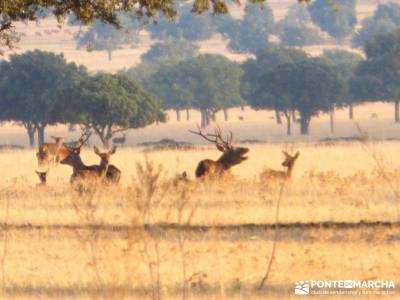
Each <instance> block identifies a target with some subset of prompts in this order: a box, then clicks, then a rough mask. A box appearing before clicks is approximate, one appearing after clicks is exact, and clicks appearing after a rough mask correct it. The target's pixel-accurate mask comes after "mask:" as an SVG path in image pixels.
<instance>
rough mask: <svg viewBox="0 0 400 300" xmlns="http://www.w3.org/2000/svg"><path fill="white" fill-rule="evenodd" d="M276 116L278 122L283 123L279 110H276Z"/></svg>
mask: <svg viewBox="0 0 400 300" xmlns="http://www.w3.org/2000/svg"><path fill="white" fill-rule="evenodd" d="M275 118H276V124H278V125H281V124H282V118H281V114H280V113H279V111H277V110H275Z"/></svg>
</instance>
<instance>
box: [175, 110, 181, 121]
mask: <svg viewBox="0 0 400 300" xmlns="http://www.w3.org/2000/svg"><path fill="white" fill-rule="evenodd" d="M175 112H176V120H177V121H178V122H180V121H181V111H180V110H179V109H175Z"/></svg>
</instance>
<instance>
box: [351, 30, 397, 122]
mask: <svg viewBox="0 0 400 300" xmlns="http://www.w3.org/2000/svg"><path fill="white" fill-rule="evenodd" d="M364 51H365V53H366V55H367V59H366V61H364V62H362V63H361V64H360V65H359V67H358V68H357V71H356V73H357V76H358V77H360V78H363V77H366V78H369V79H370V80H371V78H375V80H371V81H373V82H375V83H376V84H377V85H376V88H377V89H378V91H376V92H374V95H375V96H376V99H375V100H386V101H393V102H394V106H395V114H394V115H395V122H396V123H398V122H400V113H399V101H400V77H399V72H400V29H399V30H396V31H394V32H392V33H388V34H383V35H378V36H376V37H375V38H374V39H372V40H370V41H368V42H367V43H366V45H365V47H364Z"/></svg>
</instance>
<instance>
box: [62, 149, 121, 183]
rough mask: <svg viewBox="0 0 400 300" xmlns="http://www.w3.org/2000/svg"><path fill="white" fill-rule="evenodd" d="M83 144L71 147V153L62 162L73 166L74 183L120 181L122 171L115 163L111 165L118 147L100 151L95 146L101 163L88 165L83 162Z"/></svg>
mask: <svg viewBox="0 0 400 300" xmlns="http://www.w3.org/2000/svg"><path fill="white" fill-rule="evenodd" d="M81 147H82V145H79V146H78V147H74V148H71V149H70V151H71V152H70V154H69V155H68V156H67V157H66V158H64V159H63V160H62V161H61V162H60V163H61V164H65V165H69V166H71V167H72V170H73V173H72V176H71V178H70V182H71V183H74V182H76V181H77V180H88V179H89V180H95V181H98V180H100V181H107V182H110V183H118V182H119V179H120V177H121V171H120V170H119V169H118V168H117V167H115V166H114V165H110V164H109V162H110V157H111V155H113V154H114V153H115V152H116V150H117V148H116V147H115V146H114V147H113V148H112V149H111V150H110V151H108V152H100V150H99V149H98V148H97V147H96V146H94V147H93V150H94V152H95V153H96V154H97V155H98V156H99V157H100V165H91V166H87V165H85V164H84V163H83V161H82V159H81V156H80V152H81Z"/></svg>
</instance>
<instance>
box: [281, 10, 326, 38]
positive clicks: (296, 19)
mask: <svg viewBox="0 0 400 300" xmlns="http://www.w3.org/2000/svg"><path fill="white" fill-rule="evenodd" d="M277 32H278V34H279V38H280V41H281V44H282V45H285V46H306V45H313V44H318V43H321V42H323V41H324V35H323V33H322V32H321V30H320V29H319V28H318V27H317V26H315V25H314V24H313V22H312V20H311V16H310V13H309V11H308V10H307V7H305V6H304V5H299V4H294V5H292V6H291V7H289V9H288V11H287V13H286V15H285V17H284V18H283V20H281V21H280V22H279V23H278V24H277Z"/></svg>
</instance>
